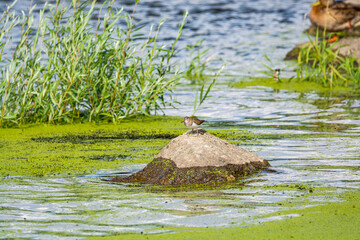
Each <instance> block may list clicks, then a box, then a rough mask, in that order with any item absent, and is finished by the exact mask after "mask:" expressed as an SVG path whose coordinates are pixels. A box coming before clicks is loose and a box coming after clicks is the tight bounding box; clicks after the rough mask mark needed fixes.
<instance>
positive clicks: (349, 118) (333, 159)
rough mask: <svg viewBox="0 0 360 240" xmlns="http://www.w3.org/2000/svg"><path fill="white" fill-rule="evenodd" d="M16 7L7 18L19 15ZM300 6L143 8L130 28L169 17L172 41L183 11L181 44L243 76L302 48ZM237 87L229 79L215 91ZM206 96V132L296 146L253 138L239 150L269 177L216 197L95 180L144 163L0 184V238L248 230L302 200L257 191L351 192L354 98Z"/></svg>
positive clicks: (356, 177)
mask: <svg viewBox="0 0 360 240" xmlns="http://www.w3.org/2000/svg"><path fill="white" fill-rule="evenodd" d="M25 2H27V1H22V3H23V4H22V5H17V6H16V9H18V10H21V9H26V8H27V5H26V4H24V3H25ZM34 2H42V1H34ZM116 2H117V3H116V6H117V7H121V6H124V7H125V9H127V10H128V11H129V9H131V8H132V6H131V4H129V5H122V3H123V2H122V1H116ZM121 2H122V3H121ZM205 2H206V3H205ZM310 2H311V1H295V0H293V1H286V2H285V1H265V0H259V1H246V2H242V1H174V0H171V1H141V4H140V6H139V8H138V15H137V20H138V21H142V22H144V24H150V23H151V22H154V21H155V22H156V21H158V20H159V18H160V16H163V17H166V18H168V19H169V26H167V27H165V28H164V32H167V33H168V34H167V36H168V37H170V38H171V37H173V36H175V30H174V26H176V23H178V22H179V21H180V20H181V18H182V13H183V11H185V9H188V10H189V13H190V16H189V25H188V27H187V28H186V30H185V32H184V36H185V38H184V40H183V41H182V42H181V44H182V45H185V44H190V43H193V39H196V38H200V39H202V38H205V39H206V41H205V44H206V46H213V47H214V49H213V50H212V51H213V53H214V54H216V58H218V59H221V60H226V61H228V62H229V63H228V67H227V69H226V71H227V72H228V73H232V74H234V75H236V76H242V75H253V74H255V70H256V69H261V66H262V65H261V63H262V62H264V58H263V54H267V55H268V56H269V57H270V58H271V59H274V62H277V64H280V65H282V64H284V63H282V62H280V61H278V60H279V59H281V58H282V57H283V56H284V55H285V53H286V51H288V50H289V49H290V48H291V47H292V46H293V45H295V44H296V43H299V42H300V41H301V36H302V30H303V29H304V25H305V26H308V23H307V21H304V20H303V17H304V14H305V13H306V12H307V11H308V10H309V5H310ZM28 4H29V5H30V1H29V2H28ZM3 5H4V3H0V6H3ZM40 5H41V4H40ZM162 40H163V41H166V38H165V37H164V38H163V39H162ZM236 80H237V78H236V77H234V78H231V77H230V78H226V79H222V82H224V83H226V82H231V81H236ZM211 96H212V97H211V98H209V99H208V100H207V101H206V102H205V103H204V105H203V106H202V108H201V109H200V110H199V111H198V113H197V115H198V116H200V117H204V118H207V123H206V124H204V127H205V128H206V129H208V130H209V131H216V129H219V128H221V129H234V131H236V130H239V129H247V130H249V131H252V132H254V133H257V134H259V136H261V135H262V134H264V133H269V134H274V136H275V134H277V133H287V134H289V136H291V135H299V134H301V136H304V138H281V139H278V138H274V139H261V137H259V142H258V143H249V144H243V145H242V147H244V148H246V149H248V150H250V151H254V152H256V153H257V154H258V155H260V156H262V157H263V158H265V159H267V160H269V162H270V164H271V165H272V167H271V169H272V170H274V171H265V172H261V173H259V174H256V175H254V176H252V177H249V178H246V179H245V180H244V182H239V183H237V184H235V185H232V186H223V187H221V186H220V187H217V188H215V189H211V188H209V189H203V188H197V189H193V190H187V191H180V192H172V191H167V190H166V188H160V189H159V188H155V189H154V188H151V187H142V186H129V185H118V184H109V183H108V182H106V181H103V180H104V179H105V180H106V179H107V176H108V175H112V174H115V173H118V172H135V171H138V170H140V169H142V168H143V167H144V166H145V165H144V164H137V165H131V164H130V165H129V164H126V165H124V166H122V167H121V168H120V169H110V170H106V169H105V170H102V171H100V172H98V173H97V174H94V175H87V176H79V177H76V178H50V179H47V178H40V179H39V178H24V177H21V178H11V179H2V180H1V182H0V238H16V237H22V238H34V239H57V238H58V239H79V238H82V237H86V236H96V235H109V234H116V233H121V232H135V233H141V232H143V233H156V232H164V233H166V232H168V231H171V230H169V227H170V228H171V227H175V226H177V227H226V226H246V225H248V224H252V223H257V222H264V221H271V220H277V219H281V218H289V217H294V216H296V215H291V214H290V215H286V216H282V215H280V216H278V217H271V218H261V216H263V215H265V214H267V213H272V212H276V211H280V210H284V209H285V208H284V207H283V206H281V205H278V204H277V203H278V202H280V201H283V200H286V199H297V198H299V197H301V195H302V194H304V191H302V190H301V189H298V190H297V189H294V190H285V191H283V190H281V191H276V190H272V189H271V188H267V186H271V185H278V184H305V183H311V184H313V185H314V187H315V189H316V187H319V186H320V187H331V188H332V189H335V190H334V191H343V190H345V189H359V187H360V185H359V183H360V168H359V165H360V155H359V152H360V151H359V150H360V149H359V144H358V139H359V138H358V136H359V135H360V118H359V112H360V101H358V100H345V99H341V98H331V97H321V96H319V95H317V94H315V93H307V94H305V95H303V94H300V93H295V92H289V91H274V90H273V89H270V88H263V87H250V88H246V89H234V88H230V87H228V86H227V85H226V84H224V85H219V86H217V87H216V88H215V89H214V90H213V91H212V92H211ZM175 97H176V99H177V101H179V102H180V103H181V104H180V105H178V106H177V107H178V109H170V108H169V109H166V110H165V113H166V114H167V115H176V116H184V115H190V114H191V113H192V111H193V99H194V91H193V89H192V87H186V86H185V87H181V88H180V89H179V90H178V91H176V92H175ZM307 136H309V137H307ZM310 136H311V137H310ZM251 186H258V188H251ZM310 200H311V201H310V202H312V201H313V202H314V204H319V202H320V203H321V202H325V201H336V200H337V199H334V198H331V199H327V198H322V197H319V196H314V197H311V196H310ZM306 206H309V204H308V203H307V204H306V205H305V206H304V207H306Z"/></svg>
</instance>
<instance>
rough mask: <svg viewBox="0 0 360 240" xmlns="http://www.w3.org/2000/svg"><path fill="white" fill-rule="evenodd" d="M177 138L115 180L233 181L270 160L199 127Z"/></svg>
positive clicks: (149, 182) (174, 183) (163, 183)
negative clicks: (143, 164)
mask: <svg viewBox="0 0 360 240" xmlns="http://www.w3.org/2000/svg"><path fill="white" fill-rule="evenodd" d="M199 133H200V134H199V135H198V136H197V135H196V134H192V132H191V131H189V132H187V133H184V134H182V135H180V136H178V137H177V138H174V139H173V140H171V141H170V143H169V144H168V145H166V146H165V147H164V148H163V149H162V150H161V151H160V153H159V154H158V155H156V156H155V158H154V160H153V161H152V162H150V163H149V164H148V165H147V166H146V167H145V168H144V169H143V170H141V171H139V172H137V173H135V174H133V175H131V176H128V177H115V178H113V179H112V180H111V181H113V182H139V183H146V184H160V185H177V184H189V183H192V184H202V183H209V182H232V181H235V180H236V179H237V178H239V177H242V176H245V175H248V174H250V173H252V172H255V171H258V170H259V169H261V168H263V167H267V166H270V164H269V163H268V162H267V161H266V160H265V159H263V158H261V157H259V156H257V155H256V154H254V153H251V152H249V151H246V150H245V149H243V148H240V147H237V146H235V145H233V144H230V143H228V142H227V141H225V140H222V139H220V138H217V137H215V136H214V135H212V134H210V133H208V132H206V131H204V130H199Z"/></svg>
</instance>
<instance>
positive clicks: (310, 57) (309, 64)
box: [296, 33, 360, 90]
mask: <svg viewBox="0 0 360 240" xmlns="http://www.w3.org/2000/svg"><path fill="white" fill-rule="evenodd" d="M308 38H309V40H310V43H308V44H307V45H306V46H304V47H302V48H301V49H300V52H299V55H298V58H297V65H298V68H297V72H296V79H297V80H298V81H300V82H301V81H310V82H315V83H318V84H321V85H323V86H324V87H328V88H330V89H332V88H334V87H349V88H353V89H355V90H356V89H359V87H360V66H359V59H356V58H355V57H343V56H341V55H340V54H339V50H336V51H334V50H333V49H334V45H335V44H336V42H335V43H332V44H330V43H329V42H328V41H327V40H326V39H325V36H324V38H323V39H320V38H319V34H318V33H317V34H316V37H315V39H311V38H310V37H309V36H308Z"/></svg>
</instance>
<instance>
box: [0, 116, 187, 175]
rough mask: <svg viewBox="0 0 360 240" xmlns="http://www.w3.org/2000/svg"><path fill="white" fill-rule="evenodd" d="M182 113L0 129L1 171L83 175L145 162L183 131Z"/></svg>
mask: <svg viewBox="0 0 360 240" xmlns="http://www.w3.org/2000/svg"><path fill="white" fill-rule="evenodd" d="M183 131H184V127H183V125H182V124H181V120H180V118H178V117H152V118H146V117H144V118H137V119H135V118H134V119H130V120H124V121H122V122H120V123H118V124H112V123H102V124H94V123H85V124H73V125H70V124H69V125H46V124H44V125H29V126H24V127H21V128H1V129H0V146H1V149H2V151H1V155H0V158H1V161H0V176H9V175H10V176H45V175H47V176H49V175H80V174H86V173H91V172H95V171H97V170H99V169H112V168H119V166H120V165H121V164H123V163H125V162H140V163H146V162H149V161H150V160H152V157H153V156H154V155H155V154H157V152H158V151H159V150H160V149H161V148H162V147H163V146H164V145H166V144H167V143H168V142H169V139H171V138H173V137H175V136H177V135H179V134H181V133H183Z"/></svg>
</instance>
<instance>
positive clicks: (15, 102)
mask: <svg viewBox="0 0 360 240" xmlns="http://www.w3.org/2000/svg"><path fill="white" fill-rule="evenodd" d="M95 2H96V1H95V0H93V1H92V3H91V4H86V3H80V1H78V0H73V1H72V3H71V4H70V5H69V6H68V5H67V4H61V0H57V1H56V4H55V5H54V6H50V5H49V4H47V3H46V4H45V6H44V8H43V9H42V10H41V11H40V15H39V20H38V25H37V26H35V21H34V16H33V11H34V7H33V8H32V9H30V11H29V13H28V14H27V15H26V14H23V15H22V17H17V16H16V15H15V14H14V13H11V12H10V10H11V6H9V7H8V9H7V11H5V12H4V13H3V15H2V17H1V19H0V41H1V44H0V61H1V69H0V70H1V71H0V79H1V80H0V81H1V82H0V125H2V126H8V125H11V124H18V125H19V124H22V123H28V122H49V123H54V122H73V121H74V120H77V119H81V120H87V121H93V120H96V121H98V120H102V119H109V120H112V121H116V120H119V119H122V118H126V117H129V116H132V115H134V114H137V113H142V114H145V115H149V114H150V112H151V111H155V112H156V111H158V110H161V109H162V107H164V106H165V104H166V102H165V100H164V94H165V93H166V92H167V91H171V90H172V88H173V87H174V86H175V84H176V82H177V80H178V79H179V78H180V76H181V75H182V74H180V73H179V72H178V70H176V69H175V66H174V64H173V63H172V61H171V59H172V58H173V57H174V55H175V52H176V48H175V45H176V43H177V41H178V40H179V38H180V36H181V34H182V30H183V27H184V24H185V19H186V17H187V13H185V14H184V18H183V21H182V23H181V24H179V30H178V34H177V37H176V38H175V39H174V40H173V42H172V44H171V45H170V46H160V45H158V42H157V39H158V35H159V30H160V28H161V26H162V25H163V24H164V21H160V23H159V24H158V27H157V28H156V29H155V27H154V25H152V26H151V29H150V32H149V34H148V36H143V34H139V32H138V31H139V29H140V28H141V27H137V26H136V25H135V23H134V21H133V17H134V13H135V9H136V6H137V4H138V2H139V1H135V4H134V11H133V13H132V15H131V16H129V15H127V14H124V13H123V12H122V11H121V10H115V9H113V8H112V4H113V2H114V0H113V1H110V2H107V1H106V2H105V3H103V4H102V6H101V8H100V10H99V12H98V16H99V18H98V23H97V25H96V26H92V25H91V23H90V19H91V18H92V17H93V16H95V14H94V11H95V10H94V6H95ZM102 11H104V12H105V13H104V14H103V13H102ZM45 12H46V14H45ZM100 16H101V17H100ZM102 17H103V18H102ZM121 20H125V21H126V23H127V25H126V28H125V29H122V28H121V24H119V22H120V21H121ZM20 25H21V35H20V41H19V43H17V45H16V46H15V48H14V50H13V51H8V52H12V55H11V56H10V58H4V57H3V52H4V51H6V50H5V49H7V48H11V45H12V42H11V38H10V37H9V36H10V35H11V31H12V30H14V27H15V26H20ZM153 29H155V30H153ZM141 39H145V40H141Z"/></svg>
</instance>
